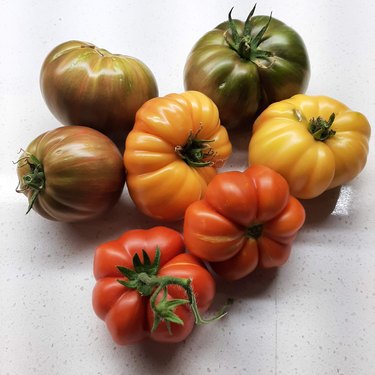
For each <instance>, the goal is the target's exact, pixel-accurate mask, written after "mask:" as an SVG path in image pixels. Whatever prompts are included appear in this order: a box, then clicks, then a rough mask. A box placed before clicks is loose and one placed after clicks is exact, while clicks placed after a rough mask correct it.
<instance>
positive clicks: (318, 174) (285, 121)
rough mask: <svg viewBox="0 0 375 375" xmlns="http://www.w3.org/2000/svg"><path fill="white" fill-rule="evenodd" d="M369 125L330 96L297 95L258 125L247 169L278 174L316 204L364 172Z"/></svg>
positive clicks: (274, 108)
mask: <svg viewBox="0 0 375 375" xmlns="http://www.w3.org/2000/svg"><path fill="white" fill-rule="evenodd" d="M370 133H371V129H370V125H369V123H368V121H367V119H366V117H365V116H364V115H362V114H361V113H359V112H354V111H351V110H350V109H349V108H348V107H347V106H346V105H344V104H343V103H341V102H339V101H337V100H335V99H332V98H329V97H326V96H307V95H295V96H293V97H292V98H290V99H287V100H283V101H281V102H278V103H274V104H272V105H270V106H269V107H268V108H267V109H266V110H265V111H264V112H263V113H262V114H261V115H260V116H259V118H258V119H257V120H256V122H255V123H254V127H253V135H252V138H251V140H250V144H249V163H250V164H253V163H254V164H264V165H267V166H269V167H270V168H272V169H274V170H275V171H277V172H279V173H280V174H282V175H283V176H284V178H286V180H287V181H288V183H289V186H290V189H291V193H292V194H293V195H295V196H296V197H299V198H314V197H317V196H319V195H320V194H321V193H323V192H324V191H326V190H327V189H331V188H334V187H336V186H340V185H342V184H345V183H347V182H348V181H350V180H352V179H353V178H354V177H355V176H357V175H358V174H359V173H360V172H361V170H362V169H363V168H364V166H365V164H366V160H367V154H368V141H369V138H370Z"/></svg>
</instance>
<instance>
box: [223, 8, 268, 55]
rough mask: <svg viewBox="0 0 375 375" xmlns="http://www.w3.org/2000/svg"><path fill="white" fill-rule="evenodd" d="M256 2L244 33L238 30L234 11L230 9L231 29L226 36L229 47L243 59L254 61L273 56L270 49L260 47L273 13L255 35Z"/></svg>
mask: <svg viewBox="0 0 375 375" xmlns="http://www.w3.org/2000/svg"><path fill="white" fill-rule="evenodd" d="M255 8H256V4H255V5H254V7H253V9H252V10H251V12H250V13H249V15H248V16H247V18H246V21H245V23H244V28H243V32H242V35H240V34H239V33H238V31H237V28H236V25H235V23H234V21H233V19H232V11H233V8H232V9H231V10H230V12H229V15H228V24H229V29H228V30H227V31H226V32H225V34H224V37H225V40H226V42H227V43H228V45H229V47H230V48H232V49H233V50H235V51H236V52H237V53H238V54H239V55H240V56H241V57H242V58H243V59H246V60H249V61H254V60H255V59H259V58H268V57H270V56H272V53H271V52H269V51H263V50H261V49H260V48H259V44H260V43H261V41H262V38H263V35H264V33H265V32H266V31H267V29H268V26H269V24H270V22H271V19H272V13H271V15H270V17H269V18H268V21H267V23H266V24H265V25H264V26H263V27H262V29H261V30H260V31H259V32H258V34H256V35H255V36H253V35H251V27H252V25H251V18H252V16H253V15H254V12H255Z"/></svg>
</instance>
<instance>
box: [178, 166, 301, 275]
mask: <svg viewBox="0 0 375 375" xmlns="http://www.w3.org/2000/svg"><path fill="white" fill-rule="evenodd" d="M304 220H305V210H304V208H303V206H302V205H301V203H300V202H299V201H298V200H297V199H296V198H294V197H293V196H291V195H290V194H289V187H288V184H287V182H286V180H285V179H284V178H283V177H282V176H281V175H280V174H278V173H276V172H274V171H273V170H272V169H270V168H267V167H265V166H261V165H254V166H252V167H250V168H248V169H247V170H245V171H244V172H238V171H230V172H224V173H221V174H218V175H217V176H215V177H214V179H213V180H212V181H211V182H210V184H209V185H208V188H207V191H206V195H205V198H204V199H202V200H200V201H197V202H194V203H192V204H191V205H190V206H189V207H188V209H187V210H186V214H185V221H184V238H185V243H186V247H187V249H188V250H189V251H190V252H191V253H192V254H194V255H196V256H197V257H199V258H201V259H203V260H206V261H208V262H209V263H210V265H211V267H212V268H213V270H214V271H215V272H216V273H218V274H219V275H220V276H222V277H223V278H225V279H228V280H237V279H241V278H242V277H245V276H246V275H248V274H249V273H251V272H252V271H253V270H254V269H255V268H256V267H257V266H260V267H265V268H270V267H278V266H281V265H282V264H284V263H285V262H286V261H287V259H288V257H289V254H290V251H291V246H292V242H293V240H294V239H295V237H296V235H297V232H298V230H299V229H300V228H301V226H302V225H303V223H304Z"/></svg>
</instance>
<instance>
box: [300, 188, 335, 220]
mask: <svg viewBox="0 0 375 375" xmlns="http://www.w3.org/2000/svg"><path fill="white" fill-rule="evenodd" d="M340 193H341V186H339V187H336V188H333V189H330V190H327V191H325V192H324V193H323V194H321V195H319V196H318V197H316V198H312V199H303V200H301V201H300V202H301V203H302V205H303V207H304V208H305V211H306V220H305V224H304V226H305V227H309V226H316V224H320V223H322V222H324V220H326V219H327V218H328V217H329V216H330V215H331V214H332V212H333V211H334V210H335V208H336V205H337V202H338V200H339V197H340Z"/></svg>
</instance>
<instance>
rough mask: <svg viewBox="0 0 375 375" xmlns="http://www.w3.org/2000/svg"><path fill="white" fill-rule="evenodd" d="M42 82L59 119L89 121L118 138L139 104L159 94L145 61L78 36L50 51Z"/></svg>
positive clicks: (69, 122) (86, 123)
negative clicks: (79, 38)
mask: <svg viewBox="0 0 375 375" xmlns="http://www.w3.org/2000/svg"><path fill="white" fill-rule="evenodd" d="M40 86H41V91H42V94H43V97H44V100H45V102H46V104H47V106H48V108H49V109H50V111H51V112H52V114H53V115H54V116H55V117H56V118H57V119H58V120H59V121H60V122H61V123H62V124H64V125H83V126H89V127H92V128H94V129H97V130H99V131H101V132H102V133H104V134H106V135H109V136H111V137H112V138H113V139H116V140H117V139H119V138H121V139H120V140H121V142H122V141H123V138H124V134H126V132H128V131H130V129H131V127H132V126H133V123H134V116H135V113H136V111H137V110H138V108H139V107H140V106H141V105H142V104H143V103H144V102H145V101H147V100H148V99H151V98H153V97H155V96H157V95H158V89H157V84H156V81H155V78H154V76H153V74H152V72H151V71H150V69H149V68H148V67H147V66H146V65H145V64H144V63H143V62H141V61H140V60H138V59H136V58H134V57H130V56H124V55H119V54H112V53H110V52H108V51H106V50H105V49H102V48H98V47H96V46H94V45H93V44H91V43H86V42H81V41H77V40H72V41H68V42H65V43H62V44H60V45H58V46H57V47H55V48H54V49H53V50H52V51H51V52H50V53H49V54H48V56H47V57H46V59H45V61H44V63H43V66H42V69H41V73H40Z"/></svg>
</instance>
